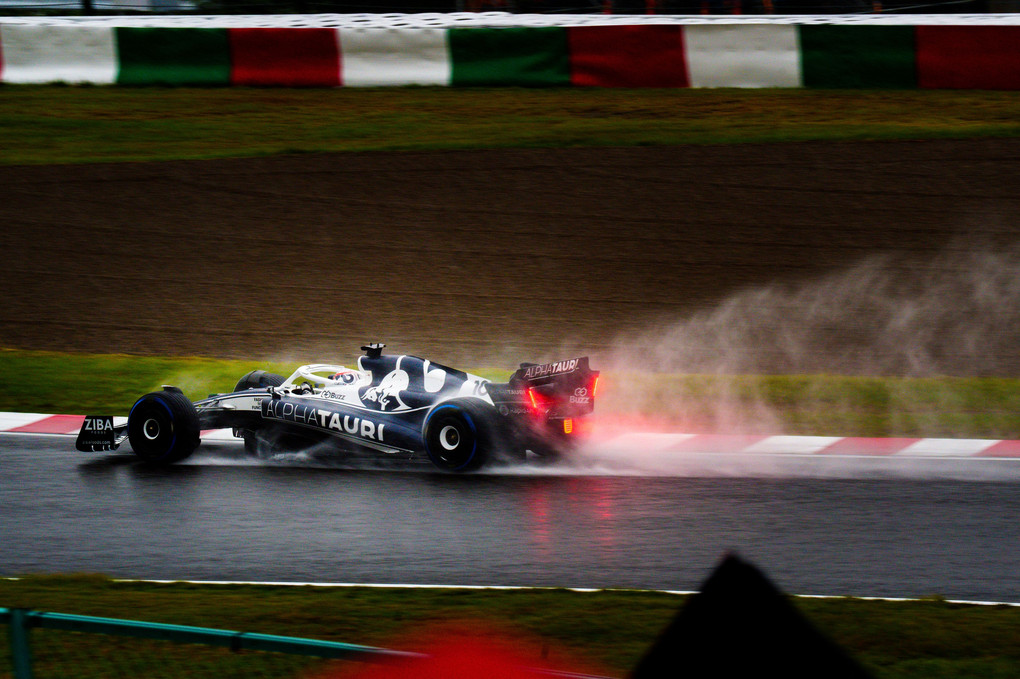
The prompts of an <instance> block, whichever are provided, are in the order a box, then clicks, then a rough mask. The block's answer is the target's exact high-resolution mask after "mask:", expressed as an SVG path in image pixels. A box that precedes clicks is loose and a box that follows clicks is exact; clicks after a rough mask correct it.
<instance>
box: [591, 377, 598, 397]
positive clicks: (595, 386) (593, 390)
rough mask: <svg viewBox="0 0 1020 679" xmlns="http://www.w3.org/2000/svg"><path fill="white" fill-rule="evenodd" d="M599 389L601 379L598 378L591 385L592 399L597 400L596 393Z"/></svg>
mask: <svg viewBox="0 0 1020 679" xmlns="http://www.w3.org/2000/svg"><path fill="white" fill-rule="evenodd" d="M598 388H599V378H598V377H596V378H595V381H594V382H592V383H591V397H592V398H595V392H596V391H598Z"/></svg>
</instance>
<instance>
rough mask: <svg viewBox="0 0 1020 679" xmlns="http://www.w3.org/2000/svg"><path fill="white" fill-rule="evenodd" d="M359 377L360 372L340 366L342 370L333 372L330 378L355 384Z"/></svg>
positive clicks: (342, 382) (341, 382) (343, 382)
mask: <svg viewBox="0 0 1020 679" xmlns="http://www.w3.org/2000/svg"><path fill="white" fill-rule="evenodd" d="M357 378H358V374H357V373H356V372H355V371H353V370H351V369H350V368H345V367H343V366H340V370H338V371H337V372H335V373H333V374H332V375H331V376H330V378H329V379H331V380H333V381H334V382H339V383H340V384H353V383H354V382H355V381H356V380H357Z"/></svg>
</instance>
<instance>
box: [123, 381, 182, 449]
mask: <svg viewBox="0 0 1020 679" xmlns="http://www.w3.org/2000/svg"><path fill="white" fill-rule="evenodd" d="M127 428H128V440H129V441H130V442H131V449H132V450H134V452H135V455H137V456H138V457H140V458H141V459H143V460H145V461H146V462H152V463H154V464H173V463H174V462H180V461H181V460H183V459H185V458H187V457H188V456H189V455H191V453H193V452H194V450H195V448H197V447H198V444H199V442H200V439H199V424H198V412H197V411H196V410H195V406H194V404H193V403H192V402H191V401H189V400H188V399H187V397H186V396H184V394H182V393H180V392H176V391H157V392H153V393H151V394H146V395H145V396H142V397H141V398H140V399H138V400H137V401H135V404H134V406H132V407H131V412H130V414H129V415H128V426H127Z"/></svg>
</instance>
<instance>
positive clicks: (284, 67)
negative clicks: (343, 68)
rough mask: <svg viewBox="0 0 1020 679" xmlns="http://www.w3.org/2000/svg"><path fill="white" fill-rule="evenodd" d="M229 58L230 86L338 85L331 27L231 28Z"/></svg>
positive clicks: (336, 53) (335, 44)
mask: <svg viewBox="0 0 1020 679" xmlns="http://www.w3.org/2000/svg"><path fill="white" fill-rule="evenodd" d="M230 58H231V63H232V70H231V75H230V82H231V84H233V85H256V86H257V85H280V86H285V87H339V86H340V45H339V43H338V41H337V32H336V30H335V29H332V28H232V29H230Z"/></svg>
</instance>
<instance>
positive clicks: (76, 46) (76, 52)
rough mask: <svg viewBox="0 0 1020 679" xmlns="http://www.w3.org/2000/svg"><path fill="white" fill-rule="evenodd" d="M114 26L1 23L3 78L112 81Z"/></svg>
mask: <svg viewBox="0 0 1020 679" xmlns="http://www.w3.org/2000/svg"><path fill="white" fill-rule="evenodd" d="M113 30H114V29H113V28H112V27H109V26H102V27H101V26H65V27H62V28H61V29H60V30H58V31H55V30H53V28H52V27H51V26H44V25H40V26H32V25H17V24H0V50H2V54H3V82H6V83H31V84H37V83H52V82H65V83H92V84H96V85H109V84H112V83H113V82H114V81H115V80H116V78H117V48H116V45H115V44H114V43H115V41H114V34H113Z"/></svg>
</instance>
